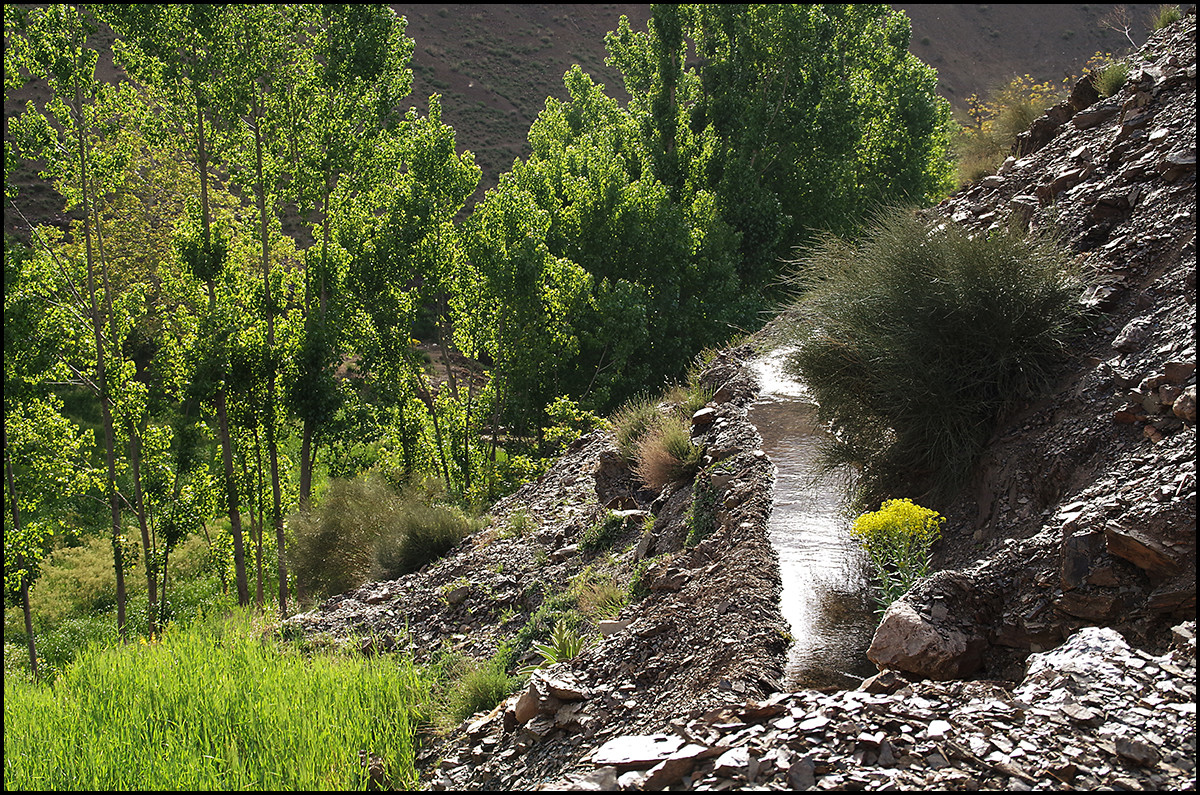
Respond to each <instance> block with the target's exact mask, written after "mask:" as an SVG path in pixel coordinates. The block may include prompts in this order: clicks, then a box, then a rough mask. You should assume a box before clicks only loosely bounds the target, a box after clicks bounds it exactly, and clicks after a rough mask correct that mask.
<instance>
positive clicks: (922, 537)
mask: <svg viewBox="0 0 1200 795" xmlns="http://www.w3.org/2000/svg"><path fill="white" fill-rule="evenodd" d="M945 523H946V519H945V517H943V516H941V515H940V514H939V513H938V512H937V511H933V510H930V509H929V508H922V507H921V506H920V505H917V504H916V503H914V502H913V501H912V500H908V499H898V500H885V501H884V503H883V504H882V505H881V506H880V508H879V510H878V511H870V512H868V513H864V514H862V515H861V516H859V517H858V518H857V519H855V520H854V524H853V526H852V527H851V529H850V534H851V536H853V537H854V538H855V539H856V540H857V541H858V543H859V544H860V545H861V546H862V548H863V549H864V550H865V551H866V553H867V556H868V557H869V558H870V561H871V568H872V570H873V573H874V577H875V580H876V584H877V585H878V586H879V590H880V595H879V597H877V599H878V602H879V612H880V613H882V612H883V611H884V610H886V609H887V608H888V605H890V604H891V603H892V602H894V601H896V600H897V599H899V598H900V597H901V596H903V595H904V594H905V593H907V592H908V589H909V588H911V587H912V586H913V583H915V582H916V581H917V580H919V579H921V578H922V577H924V576H925V575H926V574H928V573H929V565H930V550H931V549H932V548H933V544H934V542H935V541H937V540H938V539H939V538H940V537H941V534H942V526H943V525H944V524H945Z"/></svg>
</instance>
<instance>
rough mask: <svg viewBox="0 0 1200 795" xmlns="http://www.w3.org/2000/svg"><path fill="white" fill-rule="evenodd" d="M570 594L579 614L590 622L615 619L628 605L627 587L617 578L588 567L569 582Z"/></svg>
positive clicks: (614, 575)
mask: <svg viewBox="0 0 1200 795" xmlns="http://www.w3.org/2000/svg"><path fill="white" fill-rule="evenodd" d="M571 593H572V594H573V595H574V596H575V601H576V603H577V604H578V605H579V610H580V612H581V613H583V614H584V615H585V616H587V617H588V618H589V619H590V620H592V621H599V620H601V619H613V618H616V617H617V616H618V615H619V614H620V612H621V609H622V608H623V607H625V605H627V604H629V586H628V585H624V584H622V582H621V578H620V577H619V576H617V575H616V574H613V573H605V572H603V571H599V570H596V569H594V568H592V567H590V566H589V567H588V568H586V569H584V570H583V571H582V572H580V573H579V575H577V576H576V577H575V579H574V580H573V581H572V582H571Z"/></svg>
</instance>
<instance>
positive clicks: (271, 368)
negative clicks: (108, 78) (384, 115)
mask: <svg viewBox="0 0 1200 795" xmlns="http://www.w3.org/2000/svg"><path fill="white" fill-rule="evenodd" d="M254 111H255V119H256V121H255V124H254V168H255V201H256V203H257V204H258V221H259V238H260V243H261V245H262V271H263V305H264V307H265V308H266V309H265V311H266V315H267V345H266V358H267V360H266V362H264V367H265V368H266V371H267V405H266V410H265V412H264V413H265V414H266V418H265V421H266V425H267V459H268V461H269V463H270V467H271V526H272V527H273V528H275V550H276V555H275V557H276V559H277V561H276V569H277V573H278V575H279V617H280V618H285V617H286V616H287V558H286V549H285V540H284V533H283V505H282V502H283V501H282V491H281V489H280V484H279V443H278V441H277V440H276V428H275V303H274V300H273V299H272V296H271V244H270V243H271V241H270V231H269V228H268V226H267V199H266V187H265V186H266V178H265V176H264V169H263V140H262V122H261V111H260V107H259V105H258V96H257V95H255V108H254Z"/></svg>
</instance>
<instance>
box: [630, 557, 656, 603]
mask: <svg viewBox="0 0 1200 795" xmlns="http://www.w3.org/2000/svg"><path fill="white" fill-rule="evenodd" d="M654 560H655V559H654V558H646V559H645V560H639V561H638V562H637V563H635V564H634V566H633V571H631V572H630V573H629V602H630V604H636V603H638V602H640V601H642V600H643V599H645V598H646V597H647V596H649V595H650V588H649V587H648V586H647V585H646V571H647V570H648V569H649V568H650V566H651V565H652V564H653V563H654Z"/></svg>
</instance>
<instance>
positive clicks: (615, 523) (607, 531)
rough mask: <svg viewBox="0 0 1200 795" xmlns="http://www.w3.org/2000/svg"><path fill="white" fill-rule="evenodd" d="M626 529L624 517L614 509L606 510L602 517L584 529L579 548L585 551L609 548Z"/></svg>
mask: <svg viewBox="0 0 1200 795" xmlns="http://www.w3.org/2000/svg"><path fill="white" fill-rule="evenodd" d="M624 529H625V519H624V518H623V517H621V516H618V515H617V514H616V513H614V512H612V511H605V512H604V515H603V516H602V517H601V518H600V519H598V520H597V521H595V522H593V523H592V524H591V526H589V527H588V529H586V530H584V531H583V536H582V537H581V538H580V539H579V548H580V549H581V550H582V551H584V552H599V551H601V550H604V549H609V548H610V547H612V545H613V542H615V541H616V540H617V537H618V536H619V535H621V532H622V531H623V530H624Z"/></svg>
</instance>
